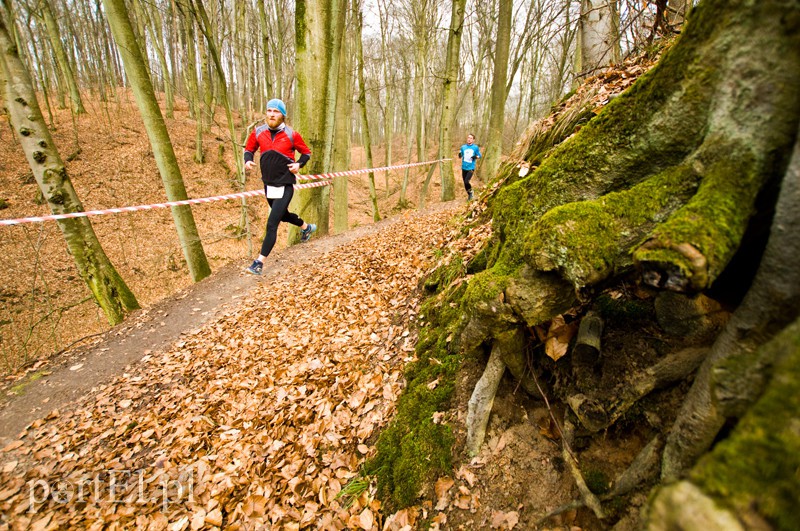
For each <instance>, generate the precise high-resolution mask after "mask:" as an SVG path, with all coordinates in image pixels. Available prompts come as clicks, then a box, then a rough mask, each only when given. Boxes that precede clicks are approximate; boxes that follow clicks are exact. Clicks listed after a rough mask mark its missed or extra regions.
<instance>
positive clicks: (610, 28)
mask: <svg viewBox="0 0 800 531" xmlns="http://www.w3.org/2000/svg"><path fill="white" fill-rule="evenodd" d="M619 53H620V52H619V14H618V13H617V8H616V4H615V3H614V2H610V1H609V0H581V19H580V24H579V29H578V49H577V51H576V54H575V55H576V56H575V72H576V73H578V75H580V76H586V75H591V74H592V73H593V72H594V71H596V70H598V69H600V68H603V67H605V66H607V65H608V64H610V63H616V62H618V61H619Z"/></svg>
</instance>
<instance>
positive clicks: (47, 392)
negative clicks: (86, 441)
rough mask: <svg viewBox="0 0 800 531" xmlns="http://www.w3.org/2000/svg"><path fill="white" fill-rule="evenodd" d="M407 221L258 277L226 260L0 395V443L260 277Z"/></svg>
mask: <svg viewBox="0 0 800 531" xmlns="http://www.w3.org/2000/svg"><path fill="white" fill-rule="evenodd" d="M453 206H454V204H453V203H437V204H435V205H433V206H432V207H431V208H430V209H429V211H431V212H435V211H439V210H442V209H446V208H453ZM403 219H404V217H403V215H399V216H394V217H391V218H387V219H384V220H382V221H380V222H378V223H374V224H370V225H363V226H361V227H357V228H355V229H351V230H349V231H347V232H346V233H343V234H337V235H333V236H326V237H322V238H316V239H312V240H311V241H310V242H309V243H307V244H303V245H295V246H293V247H290V248H287V249H283V250H281V251H279V252H276V253H274V254H273V256H272V257H271V259H270V260H269V261H268V262H267V264H266V265H265V268H264V274H263V276H262V277H261V278H260V279H259V278H256V277H252V276H250V275H247V274H245V273H244V272H243V270H244V268H245V267H246V266H247V264H248V263H249V260H248V261H247V262H245V261H242V262H241V263H232V264H229V265H228V266H226V267H223V268H222V269H220V270H218V271H216V272H214V274H213V275H212V276H211V277H209V278H207V279H205V280H203V281H201V282H199V283H197V284H194V285H192V286H190V287H189V288H187V289H185V290H182V291H180V292H178V293H176V294H175V295H174V296H172V297H170V298H168V299H165V300H163V301H161V302H159V303H158V304H155V305H153V306H152V307H149V308H146V309H144V310H140V311H138V312H136V313H134V314H133V315H132V316H131V317H130V318H129V319H127V320H126V321H125V322H124V323H123V324H121V325H119V326H117V327H115V328H113V329H111V330H109V331H108V332H106V333H104V334H103V335H102V337H101V339H100V341H99V342H97V343H95V344H93V345H91V346H90V347H87V348H76V349H74V350H72V351H69V352H67V353H65V354H63V355H62V356H59V357H58V359H55V360H52V362H51V363H50V365H48V366H45V367H41V368H40V369H39V370H37V371H36V372H33V373H30V374H28V375H27V376H26V377H25V378H24V379H23V380H22V381H21V382H17V383H16V384H15V385H13V386H11V387H10V389H9V390H7V391H6V393H5V396H4V397H1V398H0V448H2V447H4V446H5V445H6V444H7V443H8V442H9V441H11V440H13V439H15V438H16V437H17V436H18V435H19V434H20V432H21V431H22V430H23V429H24V428H25V427H26V426H28V425H29V424H30V423H31V422H33V421H35V420H36V419H39V418H42V417H43V416H45V415H47V414H49V413H50V412H51V411H53V410H56V409H58V410H63V409H64V408H69V407H70V405H71V404H72V403H73V402H74V401H75V400H77V399H79V398H81V397H82V396H84V395H85V394H86V393H87V392H89V391H91V390H92V389H93V388H97V387H98V386H101V385H103V384H105V383H108V382H110V381H111V380H112V379H113V378H114V377H115V376H117V375H120V374H123V373H124V372H127V371H128V370H130V368H131V365H132V364H135V363H137V362H138V361H139V360H141V359H142V357H144V356H146V355H148V354H150V353H151V352H155V351H159V350H163V349H165V348H167V347H168V346H169V345H171V344H172V343H174V342H175V341H177V340H179V339H180V338H181V337H182V336H185V335H188V334H191V332H193V331H194V330H196V329H197V328H199V327H201V326H202V325H204V324H206V323H208V322H210V321H211V320H213V319H214V318H216V317H217V316H219V315H220V314H222V313H224V312H226V311H229V310H230V309H231V308H232V307H235V306H236V305H238V304H240V302H241V301H242V300H243V299H245V298H246V297H247V296H248V294H249V293H250V291H251V290H252V289H253V288H254V287H255V286H257V285H258V283H259V282H269V281H270V279H271V278H274V277H275V276H276V275H281V276H286V275H292V274H293V273H295V272H296V271H298V270H299V269H301V268H302V267H303V266H304V265H306V264H308V263H309V261H313V260H314V259H315V258H316V257H319V256H320V255H322V254H324V253H326V252H329V251H331V250H334V249H336V248H340V247H344V246H346V245H348V244H349V243H351V242H353V241H355V240H357V239H358V238H361V237H363V236H365V235H368V234H372V233H375V232H378V231H381V230H386V229H387V227H389V226H391V225H393V224H395V223H397V222H399V221H401V220H403ZM12 389H13V391H12Z"/></svg>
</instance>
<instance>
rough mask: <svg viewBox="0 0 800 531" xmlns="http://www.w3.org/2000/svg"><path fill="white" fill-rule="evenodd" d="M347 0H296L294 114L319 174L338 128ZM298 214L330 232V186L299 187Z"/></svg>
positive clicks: (292, 236)
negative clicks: (335, 106)
mask: <svg viewBox="0 0 800 531" xmlns="http://www.w3.org/2000/svg"><path fill="white" fill-rule="evenodd" d="M345 3H346V2H345V1H344V0H335V1H333V2H323V1H321V0H298V1H297V2H295V49H296V54H297V55H296V61H295V70H296V74H297V90H296V92H295V94H296V109H297V110H296V113H295V117H294V122H295V124H296V129H297V130H298V131H300V132H301V133H302V135H303V138H304V139H305V140H306V143H307V144H308V146H309V147H310V148H311V152H312V155H311V161H310V162H309V163H308V165H306V168H307V171H308V173H312V174H319V173H325V172H327V171H328V170H329V167H328V166H327V165H329V164H330V160H331V157H330V153H331V151H332V149H333V148H332V146H331V144H329V143H328V141H329V139H332V138H333V128H334V126H335V124H334V121H333V119H332V115H331V109H330V105H329V102H332V101H335V95H336V90H337V87H335V86H333V85H335V81H336V80H337V74H338V69H336V68H334V65H338V60H334V57H333V56H334V54H338V53H339V51H340V49H341V38H342V34H343V31H344V30H343V27H340V24H342V25H343V24H344V19H343V18H342V17H341V16H340V10H341V9H345ZM295 197H296V199H295V200H296V201H297V203H298V209H297V213H298V214H299V215H300V217H302V218H303V220H304V221H310V222H313V223H316V224H317V226H318V227H319V228H318V230H319V233H320V234H327V233H328V231H329V215H328V213H329V204H328V202H329V197H330V188H329V187H327V186H325V187H318V188H309V189H307V190H300V191H299V192H298V193H297V194H296V195H295ZM299 238H300V233H299V230H298V229H296V228H294V227H292V228H290V230H289V241H290V243H297V242H299V241H300V240H299Z"/></svg>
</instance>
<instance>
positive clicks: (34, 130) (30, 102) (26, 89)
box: [0, 15, 139, 325]
mask: <svg viewBox="0 0 800 531" xmlns="http://www.w3.org/2000/svg"><path fill="white" fill-rule="evenodd" d="M0 48H1V49H2V53H1V54H0V72H2V76H1V77H2V78H3V79H4V80H5V82H4V83H3V88H4V89H5V90H4V94H3V97H4V100H5V103H6V107H7V109H8V112H9V117H10V119H11V123H12V124H13V125H14V130H15V132H16V133H17V137H18V139H19V141H20V144H21V145H22V148H23V150H24V151H25V156H26V158H27V159H28V164H29V165H30V167H31V170H32V171H33V175H34V177H35V178H36V182H37V184H38V185H39V188H40V190H41V191H42V194H43V196H44V198H45V200H46V201H47V205H48V207H49V208H50V211H51V212H52V213H53V214H65V213H69V212H82V211H83V205H82V204H81V202H80V199H78V196H77V194H76V193H75V189H74V188H73V187H72V182H71V181H70V179H69V176H68V175H67V169H66V167H65V166H64V162H63V161H62V159H61V156H60V155H59V153H58V150H57V149H56V147H55V143H54V142H53V138H52V137H51V136H50V131H49V130H48V129H47V126H46V125H45V122H44V117H43V116H42V111H41V109H40V108H39V103H38V102H37V100H36V94H35V93H34V91H33V84H32V83H31V79H30V75H29V74H28V71H27V70H26V69H25V66H24V65H23V63H22V61H21V60H20V58H19V54H18V53H17V48H16V45H15V44H14V43H13V41H11V38H10V36H9V33H8V31H7V29H6V24H5V21H4V17H3V16H2V15H0ZM57 223H58V226H59V228H60V229H61V232H62V233H63V234H64V239H65V240H66V242H67V248H68V249H69V252H70V254H71V255H72V257H73V259H74V260H75V265H76V267H77V269H78V272H79V274H80V276H81V278H83V280H84V282H86V285H87V286H88V287H89V289H90V290H91V292H92V295H93V296H94V298H95V300H96V301H97V304H98V305H99V306H100V308H101V309H102V310H103V312H104V313H105V315H106V318H107V319H108V322H109V323H110V324H111V325H115V324H118V323H120V322H122V320H123V319H124V318H125V315H126V314H127V313H128V312H130V311H132V310H135V309H137V308H139V303H138V302H137V301H136V297H135V296H134V295H133V293H132V292H131V291H130V289H129V288H128V286H127V285H126V284H125V281H124V280H123V279H122V277H121V276H120V275H119V273H117V270H116V269H115V268H114V266H113V265H112V264H111V261H110V260H109V259H108V257H107V256H106V254H105V251H103V247H102V246H101V245H100V242H99V241H98V239H97V236H96V235H95V233H94V229H93V228H92V225H91V223H90V222H89V220H88V218H86V217H81V218H74V219H64V220H59V221H58V222H57Z"/></svg>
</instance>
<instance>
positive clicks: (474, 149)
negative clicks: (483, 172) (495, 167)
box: [460, 144, 481, 170]
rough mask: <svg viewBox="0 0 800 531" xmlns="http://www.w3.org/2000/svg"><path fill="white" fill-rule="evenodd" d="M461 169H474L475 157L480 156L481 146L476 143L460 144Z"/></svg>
mask: <svg viewBox="0 0 800 531" xmlns="http://www.w3.org/2000/svg"><path fill="white" fill-rule="evenodd" d="M460 153H461V169H462V170H474V169H475V159H479V158H481V148H479V147H478V144H464V145H463V146H461V151H460Z"/></svg>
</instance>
